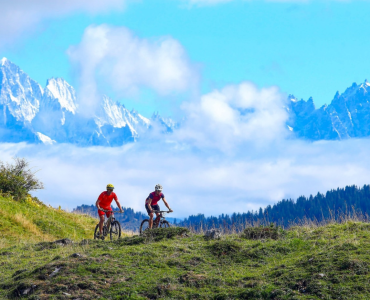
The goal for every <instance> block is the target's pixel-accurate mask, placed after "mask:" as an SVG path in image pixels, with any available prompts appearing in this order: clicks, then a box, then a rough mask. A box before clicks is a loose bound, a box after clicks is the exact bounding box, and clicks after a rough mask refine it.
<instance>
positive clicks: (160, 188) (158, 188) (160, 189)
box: [155, 183, 163, 192]
mask: <svg viewBox="0 0 370 300" xmlns="http://www.w3.org/2000/svg"><path fill="white" fill-rule="evenodd" d="M155 190H156V191H160V192H161V191H162V190H163V187H162V186H161V185H160V184H159V183H158V184H157V185H156V186H155Z"/></svg>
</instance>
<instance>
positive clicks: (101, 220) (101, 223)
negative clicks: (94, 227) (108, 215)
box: [99, 215, 104, 235]
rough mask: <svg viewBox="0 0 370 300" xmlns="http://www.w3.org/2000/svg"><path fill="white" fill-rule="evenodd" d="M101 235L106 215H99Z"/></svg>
mask: <svg viewBox="0 0 370 300" xmlns="http://www.w3.org/2000/svg"><path fill="white" fill-rule="evenodd" d="M99 219H100V220H99V234H100V235H102V231H103V224H104V215H99Z"/></svg>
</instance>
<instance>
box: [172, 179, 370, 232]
mask: <svg viewBox="0 0 370 300" xmlns="http://www.w3.org/2000/svg"><path fill="white" fill-rule="evenodd" d="M353 213H357V214H360V215H361V216H365V217H366V216H368V215H370V185H364V186H363V187H362V188H358V187H357V186H354V185H353V186H346V187H345V188H338V189H336V190H331V191H328V192H326V194H325V195H324V194H320V193H318V194H317V195H316V196H312V195H311V196H310V197H308V198H306V197H304V196H301V197H299V198H298V199H297V200H296V201H294V200H293V199H283V200H281V201H279V202H278V203H276V204H274V205H273V206H271V205H269V206H267V207H266V208H265V209H262V208H260V209H259V210H258V211H251V212H247V213H233V214H232V215H224V214H222V215H220V216H218V217H212V216H211V217H205V216H204V214H199V215H196V216H190V217H188V218H186V219H184V220H183V221H181V222H179V223H177V225H178V226H185V227H190V228H192V229H193V230H195V231H200V230H206V229H209V228H221V229H224V230H227V231H237V232H238V231H240V230H242V229H244V228H245V227H246V226H248V225H258V224H269V223H275V224H277V225H280V226H283V227H290V226H291V225H294V224H297V223H300V222H304V221H307V220H308V221H310V220H311V221H315V222H316V221H317V222H321V221H324V220H328V219H336V220H338V219H340V218H342V217H343V216H348V215H349V214H353Z"/></svg>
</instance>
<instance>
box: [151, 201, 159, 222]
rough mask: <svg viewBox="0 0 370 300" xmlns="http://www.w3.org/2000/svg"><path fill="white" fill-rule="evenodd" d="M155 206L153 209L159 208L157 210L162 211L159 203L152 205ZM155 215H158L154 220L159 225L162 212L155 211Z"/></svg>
mask: <svg viewBox="0 0 370 300" xmlns="http://www.w3.org/2000/svg"><path fill="white" fill-rule="evenodd" d="M152 207H153V209H154V210H157V211H160V210H161V208H160V207H159V205H158V204H156V205H154V206H152ZM155 215H156V218H155V220H154V224H155V225H156V226H157V225H158V223H159V221H160V219H161V218H160V213H155Z"/></svg>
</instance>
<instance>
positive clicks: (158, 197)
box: [145, 192, 164, 205]
mask: <svg viewBox="0 0 370 300" xmlns="http://www.w3.org/2000/svg"><path fill="white" fill-rule="evenodd" d="M163 198H164V194H163V193H159V195H158V196H157V195H156V193H155V192H152V193H150V194H149V196H148V198H146V201H145V204H147V203H149V199H152V203H151V205H157V203H158V201H159V200H161V199H163Z"/></svg>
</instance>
